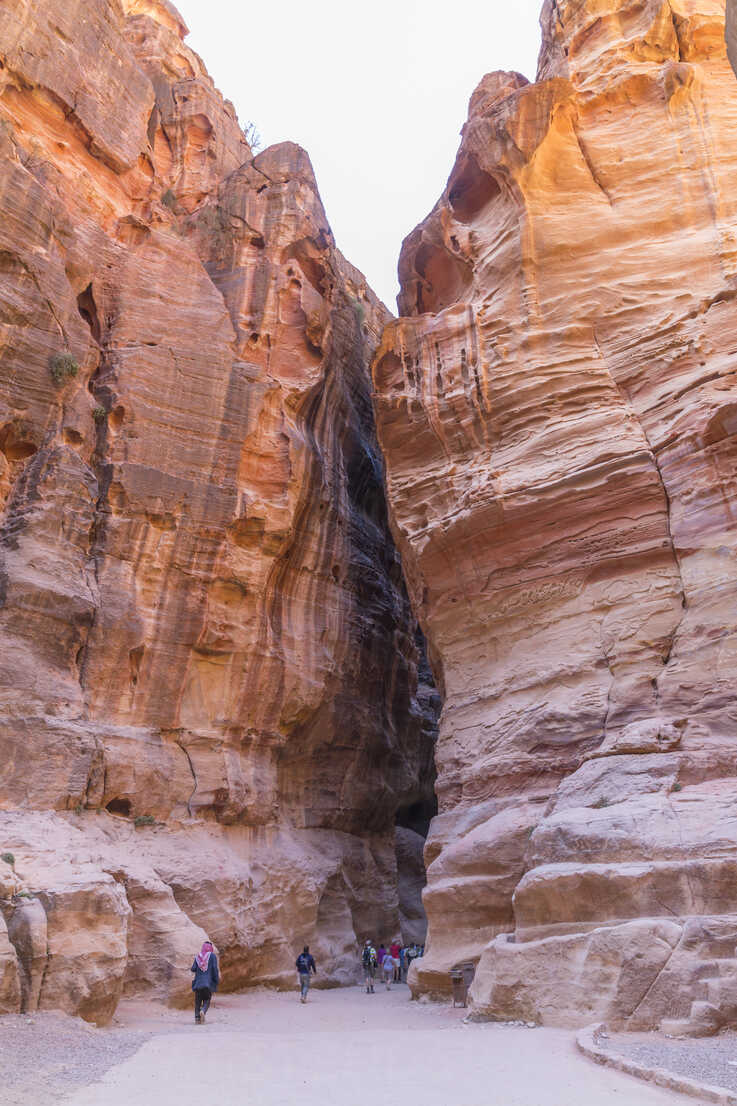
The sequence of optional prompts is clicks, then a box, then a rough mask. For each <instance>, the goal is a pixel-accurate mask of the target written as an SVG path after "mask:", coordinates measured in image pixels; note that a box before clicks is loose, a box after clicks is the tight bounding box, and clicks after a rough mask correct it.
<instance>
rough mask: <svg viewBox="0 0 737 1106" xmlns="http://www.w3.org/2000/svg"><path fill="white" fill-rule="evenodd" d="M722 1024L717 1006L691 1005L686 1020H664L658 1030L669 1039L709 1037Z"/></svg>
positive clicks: (694, 1003)
mask: <svg viewBox="0 0 737 1106" xmlns="http://www.w3.org/2000/svg"><path fill="white" fill-rule="evenodd" d="M722 1022H723V1016H722V1014H721V1011H720V1010H719V1008H718V1007H717V1006H714V1005H713V1003H711V1002H704V1001H697V1002H692V1003H691V1013H690V1015H689V1017H687V1018H664V1019H663V1021H662V1022H661V1023H660V1029H661V1031H662V1032H663V1033H667V1034H668V1035H669V1036H670V1037H711V1036H712V1034H714V1033H716V1032H717V1030H718V1029H719V1028H720V1026H721V1025H722Z"/></svg>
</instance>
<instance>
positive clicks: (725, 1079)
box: [599, 1032, 737, 1091]
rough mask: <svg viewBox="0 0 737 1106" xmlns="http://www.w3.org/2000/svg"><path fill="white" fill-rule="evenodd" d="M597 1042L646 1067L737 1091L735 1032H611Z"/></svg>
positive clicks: (736, 1036) (736, 1037) (736, 1045)
mask: <svg viewBox="0 0 737 1106" xmlns="http://www.w3.org/2000/svg"><path fill="white" fill-rule="evenodd" d="M599 1045H600V1047H601V1048H606V1049H608V1050H609V1051H611V1052H621V1053H623V1054H624V1055H625V1056H627V1057H628V1058H629V1059H630V1060H637V1061H639V1063H641V1064H646V1065H647V1066H648V1067H654V1068H665V1070H666V1071H669V1072H675V1074H677V1075H686V1076H688V1077H689V1078H690V1079H696V1080H698V1082H699V1083H710V1084H711V1085H712V1086H717V1087H725V1088H726V1089H727V1090H729V1091H737V1033H732V1032H728V1033H720V1034H719V1035H718V1036H716V1037H699V1038H684V1039H683V1040H677V1039H675V1038H670V1037H664V1036H663V1035H662V1034H660V1033H612V1034H610V1036H609V1037H608V1038H606V1039H605V1040H600V1041H599Z"/></svg>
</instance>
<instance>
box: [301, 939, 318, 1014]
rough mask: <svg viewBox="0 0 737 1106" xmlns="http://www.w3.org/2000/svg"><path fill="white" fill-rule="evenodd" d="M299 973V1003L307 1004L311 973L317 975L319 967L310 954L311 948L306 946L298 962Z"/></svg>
mask: <svg viewBox="0 0 737 1106" xmlns="http://www.w3.org/2000/svg"><path fill="white" fill-rule="evenodd" d="M296 965H297V972H298V973H299V1001H300V1002H307V992H308V991H309V989H310V972H313V973H314V974H315V975H317V967H316V966H315V958H314V956H312V954H311V953H310V946H309V945H305V947H304V948H303V949H302V951H301V953H300V954H299V956H298V957H297V960H296Z"/></svg>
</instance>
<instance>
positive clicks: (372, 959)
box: [361, 938, 378, 995]
mask: <svg viewBox="0 0 737 1106" xmlns="http://www.w3.org/2000/svg"><path fill="white" fill-rule="evenodd" d="M377 962H378V961H377V956H376V949H375V948H374V946H373V945H372V944H371V941H370V940H369V939H368V938H367V939H366V943H365V944H364V946H363V953H362V954H361V963H362V964H363V974H364V978H365V980H366V994H367V995H373V993H374V979H375V978H376V965H377Z"/></svg>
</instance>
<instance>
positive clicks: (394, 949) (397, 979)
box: [389, 941, 402, 983]
mask: <svg viewBox="0 0 737 1106" xmlns="http://www.w3.org/2000/svg"><path fill="white" fill-rule="evenodd" d="M389 952H390V953H391V954H392V964H393V967H394V972H393V979H392V982H393V983H401V982H402V973H401V970H400V960H399V953H400V952H401V949H400V948H399V941H392V943H391V945H390V946H389Z"/></svg>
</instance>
